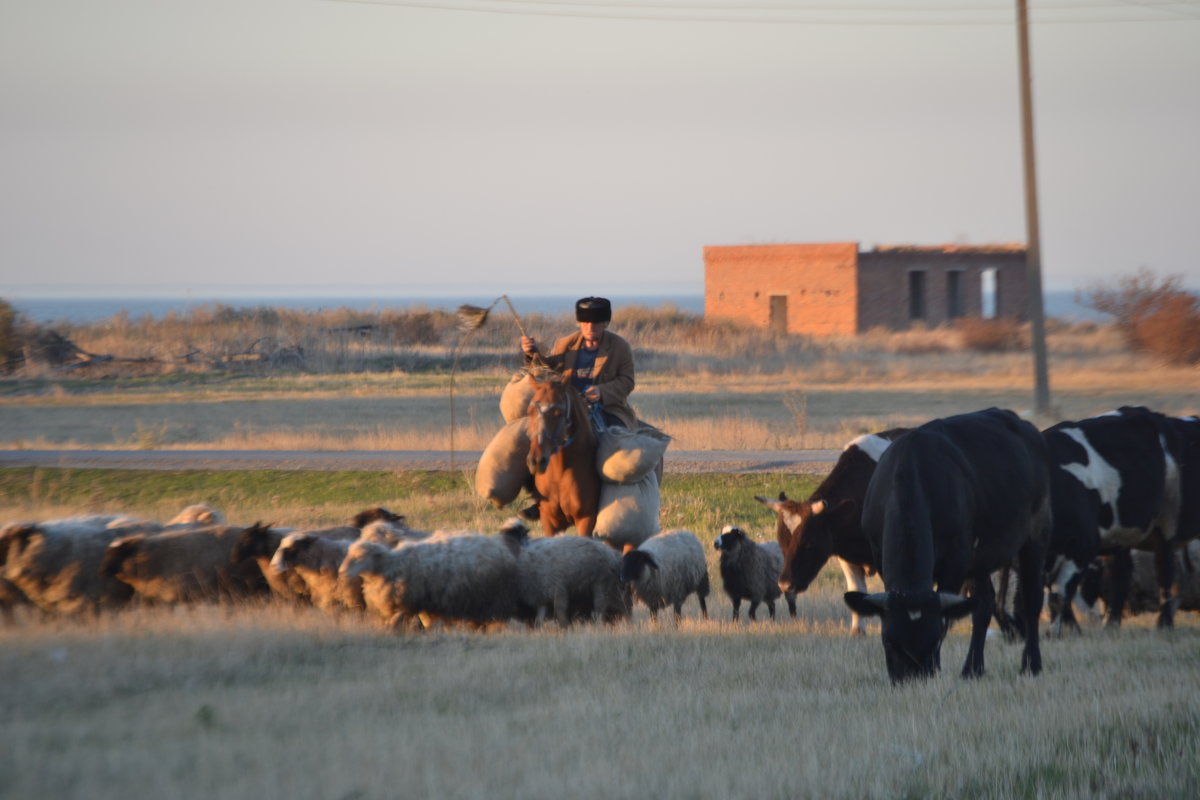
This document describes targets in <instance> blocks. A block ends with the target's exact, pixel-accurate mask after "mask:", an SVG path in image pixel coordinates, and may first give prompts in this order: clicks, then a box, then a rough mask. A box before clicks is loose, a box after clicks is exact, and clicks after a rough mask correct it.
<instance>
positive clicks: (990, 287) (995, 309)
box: [979, 267, 1000, 319]
mask: <svg viewBox="0 0 1200 800" xmlns="http://www.w3.org/2000/svg"><path fill="white" fill-rule="evenodd" d="M998 276H999V271H998V270H997V269H996V268H995V267H988V268H987V269H985V270H983V272H981V273H980V274H979V289H980V295H981V297H980V308H981V309H982V310H983V318H984V319H995V318H996V317H998V316H999V315H1000V293H999V292H998V291H996V290H997V288H999V287H998V286H997V281H996V278H997V277H998Z"/></svg>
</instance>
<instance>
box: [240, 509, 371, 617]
mask: <svg viewBox="0 0 1200 800" xmlns="http://www.w3.org/2000/svg"><path fill="white" fill-rule="evenodd" d="M290 533H294V531H292V530H291V529H290V528H272V527H269V526H264V525H259V526H254V527H250V528H247V529H246V530H245V531H244V532H243V533H242V535H241V537H240V538H239V539H238V543H237V545H236V546H235V547H234V548H233V553H232V556H231V560H232V561H234V562H240V561H245V560H246V559H251V558H252V559H254V561H255V563H257V564H258V568H259V570H260V571H261V572H262V574H263V579H264V580H266V582H267V586H269V587H270V589H271V594H272V595H274V596H275V597H278V598H280V599H283V600H291V601H294V602H306V601H308V599H309V593H308V587H307V584H306V583H305V582H304V579H303V578H302V577H301V576H300V575H298V574H296V573H294V572H290V571H284V572H276V571H275V570H273V569H271V568H270V565H271V558H272V557H273V556H274V555H275V552H276V550H278V548H279V545H280V544H281V543H282V542H283V540H284V539H285V538H286V537H287V536H288V535H289V534H290ZM305 533H308V534H310V535H312V536H319V537H323V538H329V539H356V538H358V535H359V531H358V528H354V527H350V526H348V525H339V526H336V527H332V528H320V529H317V530H312V531H305Z"/></svg>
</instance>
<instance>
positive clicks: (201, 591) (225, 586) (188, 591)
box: [101, 523, 269, 603]
mask: <svg viewBox="0 0 1200 800" xmlns="http://www.w3.org/2000/svg"><path fill="white" fill-rule="evenodd" d="M252 527H253V528H262V527H264V526H263V525H262V524H261V523H255V525H253V526H252ZM244 534H245V529H243V528H238V527H233V526H228V525H206V526H184V527H180V528H168V529H166V530H164V531H162V532H161V533H156V534H152V535H147V534H144V533H140V534H135V535H131V536H122V537H120V538H118V539H116V540H114V541H113V542H112V543H111V544H109V545H108V549H107V551H106V552H105V554H104V559H103V563H102V564H101V571H102V573H103V574H104V575H106V576H108V577H112V578H118V579H119V580H121V581H123V582H125V583H127V584H129V585H130V586H132V587H133V590H134V592H135V593H136V594H137V595H138V596H139V597H141V598H143V599H146V600H156V601H162V602H167V603H173V602H205V601H214V600H237V599H242V598H249V597H256V596H260V595H265V594H267V592H268V591H269V589H268V587H267V583H266V580H265V579H264V578H263V575H262V570H261V569H259V567H258V564H257V563H255V561H254V560H253V559H249V558H247V559H244V560H240V561H234V560H233V551H234V549H235V548H236V547H237V546H238V543H239V541H240V540H241V538H242V536H243V535H244Z"/></svg>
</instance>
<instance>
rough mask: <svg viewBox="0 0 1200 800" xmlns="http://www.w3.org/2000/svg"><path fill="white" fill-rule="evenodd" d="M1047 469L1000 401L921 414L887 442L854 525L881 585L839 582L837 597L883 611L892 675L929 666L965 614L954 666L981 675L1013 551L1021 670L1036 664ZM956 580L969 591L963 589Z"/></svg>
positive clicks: (931, 669) (864, 609) (897, 677)
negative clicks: (931, 416) (967, 628)
mask: <svg viewBox="0 0 1200 800" xmlns="http://www.w3.org/2000/svg"><path fill="white" fill-rule="evenodd" d="M1048 473H1049V462H1048V460H1047V457H1046V443H1045V440H1044V439H1043V438H1042V436H1041V434H1039V433H1038V430H1037V428H1035V427H1034V426H1033V425H1031V424H1029V423H1028V422H1025V421H1023V420H1022V419H1020V418H1019V417H1018V416H1017V415H1016V414H1014V413H1013V412H1012V411H1007V410H1003V409H998V408H989V409H986V410H983V411H976V412H973V413H970V414H960V415H957V416H953V417H946V418H944V419H936V420H933V421H931V422H927V423H925V424H924V425H922V426H920V427H919V428H915V429H914V430H912V431H910V432H909V433H907V434H905V435H904V436H901V437H900V438H898V439H897V440H896V441H895V442H893V443H892V445H891V447H889V448H888V449H887V450H885V451H884V453H883V455H882V456H881V457H880V459H879V465H878V466H877V467H876V469H875V474H874V475H873V476H872V477H871V482H870V484H869V485H868V486H867V494H866V498H865V500H864V505H863V516H862V528H863V533H864V534H865V535H866V538H867V541H868V542H869V543H870V546H871V552H872V555H873V557H874V558H875V559H876V563H878V564H879V566H880V573H881V575H882V577H883V584H884V589H885V591H884V592H881V593H876V594H865V593H863V592H846V594H845V601H846V604H847V605H848V606H850V608H851V609H852V610H855V611H857V612H858V613H859V614H861V615H863V616H878V617H880V618H881V620H882V629H883V630H882V639H883V649H884V656H885V659H886V662H887V670H888V676H889V677H890V678H891V680H892V682H893V683H899V682H902V681H905V680H909V679H912V678H917V677H928V676H931V675H933V673H935V672H936V671H937V670H938V669H939V668H940V666H941V664H940V661H941V647H942V640H943V639H944V638H945V636H946V631H947V629H948V628H949V625H950V623H951V622H953V621H954V620H956V619H959V618H961V617H964V616H966V615H967V614H970V615H971V622H972V626H971V641H970V645H969V647H968V650H967V657H966V661H965V662H964V664H963V668H962V675H963V677H964V678H974V677H978V676H980V675H982V674H983V671H984V661H983V646H984V641H985V639H986V635H987V627H988V623H989V621H990V619H991V615H992V606H993V601H994V599H995V593H994V590H993V588H992V582H991V573H992V572H994V571H995V570H997V569H999V568H1001V567H1003V566H1004V565H1006V564H1009V563H1011V562H1012V561H1013V560H1014V559H1016V561H1017V565H1018V566H1017V577H1018V580H1019V583H1020V586H1021V590H1022V591H1021V593H1020V597H1021V598H1022V600H1021V608H1020V609H1019V614H1020V616H1021V618H1022V622H1023V623H1024V630H1025V646H1024V650H1023V652H1022V655H1021V671H1022V672H1029V673H1032V674H1034V675H1036V674H1038V673H1039V672H1041V669H1042V656H1041V651H1040V649H1039V646H1038V630H1037V618H1038V615H1039V614H1041V610H1042V593H1041V583H1042V569H1043V563H1044V558H1045V552H1046V540H1047V538H1048V537H1049V533H1050V531H1049V528H1050V489H1049V474H1048ZM964 586H967V587H969V588H970V590H971V596H970V597H964V596H963V595H962V594H960V593H961V592H962V591H963V589H964Z"/></svg>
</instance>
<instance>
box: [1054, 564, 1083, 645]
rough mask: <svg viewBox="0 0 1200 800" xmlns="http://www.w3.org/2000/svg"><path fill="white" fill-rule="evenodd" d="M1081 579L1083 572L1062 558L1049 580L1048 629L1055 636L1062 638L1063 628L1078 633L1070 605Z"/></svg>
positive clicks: (1076, 565) (1077, 566)
mask: <svg viewBox="0 0 1200 800" xmlns="http://www.w3.org/2000/svg"><path fill="white" fill-rule="evenodd" d="M1082 579H1083V570H1081V569H1080V568H1079V565H1078V564H1076V563H1075V562H1074V561H1073V560H1072V559H1070V558H1063V559H1062V561H1061V563H1060V564H1058V565H1057V569H1055V570H1054V572H1053V574H1052V576H1051V579H1050V597H1049V600H1048V602H1049V604H1050V627H1051V630H1052V631H1053V633H1054V635H1055V636H1062V634H1063V628H1064V627H1066V628H1069V629H1072V630H1074V631H1075V632H1076V633H1079V623H1078V622H1076V620H1075V612H1073V611H1072V610H1071V603H1072V602H1073V601H1074V599H1075V592H1076V591H1078V589H1079V582H1080V581H1081V580H1082Z"/></svg>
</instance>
